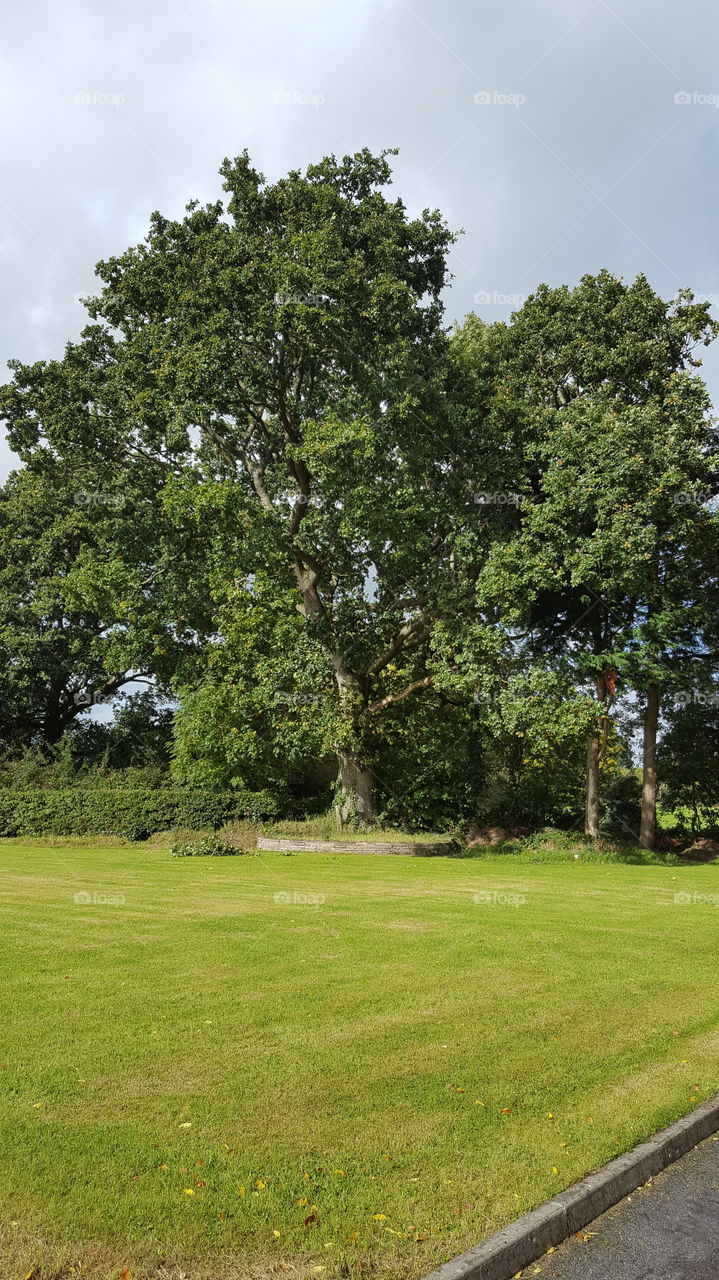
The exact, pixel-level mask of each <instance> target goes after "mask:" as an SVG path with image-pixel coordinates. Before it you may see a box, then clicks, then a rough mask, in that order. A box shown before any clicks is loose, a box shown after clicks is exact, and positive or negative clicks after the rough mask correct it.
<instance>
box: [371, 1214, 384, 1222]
mask: <svg viewBox="0 0 719 1280" xmlns="http://www.w3.org/2000/svg"><path fill="white" fill-rule="evenodd" d="M372 1217H373V1218H374V1221H375V1222H386V1221H387V1214H386V1213H373V1214H372Z"/></svg>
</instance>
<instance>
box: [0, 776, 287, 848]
mask: <svg viewBox="0 0 719 1280" xmlns="http://www.w3.org/2000/svg"><path fill="white" fill-rule="evenodd" d="M282 808H283V806H282V804H281V801H280V799H279V798H278V797H277V796H276V795H273V794H272V793H270V792H267V791H243V792H237V791H234V792H227V793H224V794H220V795H217V794H213V793H212V792H207V791H196V790H191V789H189V788H185V787H160V788H157V789H155V790H150V789H140V788H128V789H127V790H126V791H122V790H119V789H117V788H109V787H108V788H99V787H97V788H93V789H92V790H83V789H81V788H68V789H65V790H58V791H50V790H47V791H39V790H35V791H4V792H3V791H0V836H28V835H54V836H79V835H110V836H124V837H125V838H126V839H130V840H146V839H147V837H148V836H149V835H151V834H152V832H153V831H169V830H171V829H172V828H173V827H191V828H192V829H193V830H196V831H197V830H201V829H203V828H208V827H210V828H212V830H217V828H218V827H221V826H223V824H224V823H225V822H232V821H234V820H237V819H242V818H249V819H250V820H251V821H254V822H259V821H261V820H262V819H265V818H276V817H278V816H279V815H280V812H281V810H282Z"/></svg>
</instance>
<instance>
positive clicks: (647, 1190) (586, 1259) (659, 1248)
mask: <svg viewBox="0 0 719 1280" xmlns="http://www.w3.org/2000/svg"><path fill="white" fill-rule="evenodd" d="M582 1236H583V1237H584V1239H582V1238H581V1237H582ZM540 1274H541V1275H543V1276H544V1277H545V1280H555V1277H556V1280H719V1138H708V1139H707V1140H706V1142H702V1143H701V1145H700V1146H698V1147H695V1148H694V1150H693V1151H690V1152H689V1154H688V1155H686V1156H683V1157H682V1159H681V1160H679V1161H678V1162H677V1163H676V1164H674V1165H672V1166H671V1167H670V1168H669V1169H665V1170H664V1172H663V1173H660V1174H659V1175H658V1176H657V1177H656V1178H654V1179H653V1180H652V1182H651V1183H650V1184H649V1185H647V1186H645V1187H641V1188H640V1190H639V1191H635V1192H634V1193H633V1194H632V1195H631V1196H628V1197H627V1199H626V1200H622V1201H621V1203H620V1204H617V1205H615V1206H614V1208H613V1209H609V1210H608V1211H607V1213H604V1214H602V1216H601V1218H597V1219H596V1221H595V1222H592V1223H591V1224H590V1225H589V1226H588V1227H585V1229H584V1231H583V1232H580V1233H579V1237H578V1236H573V1237H572V1238H571V1239H570V1240H567V1241H566V1242H565V1243H564V1244H562V1245H560V1246H559V1247H558V1248H557V1249H556V1251H555V1252H554V1253H552V1254H545V1256H544V1257H543V1258H540V1259H539V1261H538V1262H535V1263H533V1264H532V1265H531V1266H529V1267H526V1268H525V1270H524V1271H523V1272H522V1280H524V1278H525V1277H531V1276H534V1275H540Z"/></svg>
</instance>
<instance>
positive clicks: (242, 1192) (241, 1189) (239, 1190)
mask: <svg viewBox="0 0 719 1280" xmlns="http://www.w3.org/2000/svg"><path fill="white" fill-rule="evenodd" d="M237 1194H238V1196H243V1195H244V1194H245V1188H244V1187H238V1188H237Z"/></svg>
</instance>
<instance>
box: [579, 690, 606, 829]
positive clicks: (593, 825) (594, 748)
mask: <svg viewBox="0 0 719 1280" xmlns="http://www.w3.org/2000/svg"><path fill="white" fill-rule="evenodd" d="M595 687H596V693H597V701H598V702H603V701H604V697H605V685H604V675H599V676H597V677H596V682H595ZM602 725H603V718H602V719H601V720H597V724H596V727H595V728H594V730H593V732H592V735H591V737H590V739H589V742H588V743H587V781H586V804H585V810H584V834H585V836H590V838H591V839H592V840H596V838H597V836H598V835H599V815H600V810H599V800H600V791H599V760H600V758H601V754H602Z"/></svg>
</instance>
